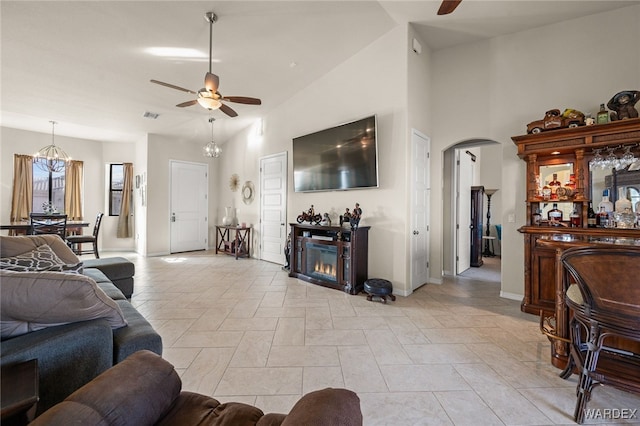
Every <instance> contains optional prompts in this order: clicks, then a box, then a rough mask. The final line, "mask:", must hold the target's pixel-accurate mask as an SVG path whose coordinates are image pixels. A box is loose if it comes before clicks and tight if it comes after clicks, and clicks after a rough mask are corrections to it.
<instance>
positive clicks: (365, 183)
mask: <svg viewBox="0 0 640 426" xmlns="http://www.w3.org/2000/svg"><path fill="white" fill-rule="evenodd" d="M376 125H377V120H376V116H375V115H372V116H370V117H366V118H363V119H360V120H356V121H352V122H350V123H345V124H341V125H339V126H336V127H331V128H329V129H325V130H321V131H319V132H315V133H311V134H309V135H305V136H300V137H297V138H294V139H293V186H294V190H295V192H311V191H340V190H347V189H362V188H377V187H378V147H377V140H376V134H377V127H376Z"/></svg>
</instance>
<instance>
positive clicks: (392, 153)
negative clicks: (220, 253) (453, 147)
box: [219, 26, 409, 292]
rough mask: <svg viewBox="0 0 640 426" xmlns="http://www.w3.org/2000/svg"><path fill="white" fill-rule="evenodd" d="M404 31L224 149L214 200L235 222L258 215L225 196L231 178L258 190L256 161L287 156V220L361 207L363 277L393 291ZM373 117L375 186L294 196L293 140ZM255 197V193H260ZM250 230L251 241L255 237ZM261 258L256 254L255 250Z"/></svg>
mask: <svg viewBox="0 0 640 426" xmlns="http://www.w3.org/2000/svg"><path fill="white" fill-rule="evenodd" d="M406 45H407V27H406V26H402V27H397V28H395V29H394V30H392V31H390V32H389V33H387V34H385V35H384V36H382V37H381V38H379V39H378V40H376V41H374V42H373V43H372V44H371V45H369V46H367V47H366V48H365V49H363V50H362V51H361V52H359V53H358V54H356V55H354V56H353V57H352V58H350V59H349V60H347V61H346V62H344V63H343V64H341V65H339V66H338V67H336V68H335V69H333V70H332V71H330V72H329V73H327V74H326V75H325V76H323V77H322V78H320V79H318V80H317V81H315V82H314V83H313V84H311V85H310V86H308V87H306V88H305V89H304V90H301V91H300V92H298V93H297V94H296V95H295V96H294V97H292V98H291V99H289V100H288V101H287V102H286V103H284V104H283V105H281V106H279V107H278V108H277V109H275V110H274V111H273V112H272V113H270V114H269V115H268V116H265V117H264V135H263V137H262V138H261V139H260V138H254V136H252V135H253V132H252V130H250V129H248V130H247V131H245V132H242V134H240V135H237V136H236V137H234V138H233V139H232V140H231V141H229V142H228V143H226V144H224V146H223V149H224V152H223V154H222V160H223V161H222V164H223V165H222V167H221V170H222V175H221V177H220V186H219V191H220V194H219V196H220V198H221V200H223V201H222V203H224V204H222V203H221V204H220V208H223V207H224V205H231V204H232V203H234V202H235V205H236V206H237V207H240V210H239V212H238V217H239V219H240V221H243V220H245V221H247V222H253V221H254V219H255V220H257V218H258V217H259V202H254V203H253V204H252V205H250V206H244V205H243V204H242V203H241V201H240V198H239V197H240V195H239V194H231V192H230V190H229V187H228V179H229V177H230V175H231V174H232V173H237V174H238V175H240V179H241V181H242V182H244V181H245V180H253V181H254V183H256V187H257V186H258V176H259V170H258V167H259V158H260V157H262V156H266V155H270V154H275V153H279V152H284V151H287V152H289V173H288V174H289V182H288V185H289V194H288V200H287V208H288V212H287V216H288V222H294V221H295V218H296V216H297V215H298V214H300V212H302V211H306V210H307V209H308V208H309V206H310V205H311V204H313V205H314V206H315V208H316V211H317V212H320V213H324V212H328V213H330V215H331V219H332V221H333V222H334V223H336V222H337V220H338V216H339V215H340V214H341V213H342V212H343V211H344V209H345V208H346V207H348V208H353V206H354V204H355V203H356V202H358V203H360V205H361V207H362V209H363V218H362V221H361V223H360V224H361V226H371V231H370V234H369V276H371V277H374V276H376V277H381V278H387V279H390V280H392V281H393V283H394V290H397V291H399V292H403V291H405V289H406V270H407V265H406V247H407V243H408V240H407V238H406V229H405V228H406V215H407V212H406V203H407V193H406V192H407V191H406V179H405V176H406V162H407V159H408V151H407V146H408V140H409V131H408V130H407V129H408V128H407V113H406V110H407V94H406V93H407V66H406V61H407V46H406ZM370 114H377V116H378V142H379V145H378V156H379V178H380V187H379V188H377V189H364V190H354V191H338V192H315V193H294V192H293V181H292V175H293V173H292V170H293V169H292V156H291V147H292V139H293V138H294V137H297V136H301V135H304V134H307V133H311V132H315V131H318V130H321V129H324V128H327V127H331V126H334V125H337V124H341V123H344V122H347V121H350V120H355V119H359V118H363V117H365V116H367V115H370ZM257 189H258V192H259V188H257ZM258 231H259V229H256V230H255V234H256V240H259V235H257V232H258ZM258 255H259V253H258Z"/></svg>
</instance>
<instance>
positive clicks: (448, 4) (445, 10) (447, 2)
mask: <svg viewBox="0 0 640 426" xmlns="http://www.w3.org/2000/svg"><path fill="white" fill-rule="evenodd" d="M461 2H462V0H442V4H441V5H440V9H438V15H448V14H450V13H451V12H453V11H454V10H456V7H458V5H459V4H460V3H461Z"/></svg>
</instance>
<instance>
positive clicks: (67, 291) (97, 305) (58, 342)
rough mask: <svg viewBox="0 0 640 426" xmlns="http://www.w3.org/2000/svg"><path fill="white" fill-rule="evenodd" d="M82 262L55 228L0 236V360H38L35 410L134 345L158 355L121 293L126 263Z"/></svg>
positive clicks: (128, 287)
mask: <svg viewBox="0 0 640 426" xmlns="http://www.w3.org/2000/svg"><path fill="white" fill-rule="evenodd" d="M127 263H128V264H127ZM89 264H90V266H91V267H90V268H89V267H85V265H84V263H83V262H81V261H80V259H79V258H78V257H77V256H76V255H75V254H74V253H73V252H72V251H71V250H70V249H69V248H68V247H67V245H66V244H65V243H64V241H63V240H62V239H61V238H60V237H58V236H56V235H39V236H21V237H7V236H0V304H1V306H0V329H1V332H2V336H1V339H2V341H1V343H0V364H1V365H2V367H3V368H10V367H11V365H13V364H17V363H20V362H24V361H27V360H30V359H37V360H38V370H39V390H40V401H39V403H38V406H37V407H38V408H37V414H39V413H42V412H44V411H45V410H47V409H48V408H50V407H52V406H53V405H55V404H57V403H59V402H61V401H62V400H64V399H65V398H66V397H67V396H69V395H70V394H71V393H72V392H74V391H75V390H76V389H78V388H80V387H81V386H83V385H85V384H86V383H88V382H89V381H91V380H92V379H94V378H95V377H97V376H98V375H99V374H100V373H102V372H103V371H105V370H107V369H108V368H110V367H111V366H113V365H115V364H118V363H119V362H121V361H123V360H124V359H125V358H127V357H128V356H129V355H131V354H133V353H134V352H137V351H139V350H141V349H146V350H149V351H152V352H154V353H156V354H159V355H161V354H162V339H161V337H160V335H159V334H158V333H157V332H156V331H155V330H154V329H153V327H152V326H151V325H150V324H149V322H147V320H146V319H145V318H144V317H143V316H142V315H141V314H140V313H139V312H138V311H137V310H136V309H135V308H134V307H133V305H132V304H131V303H130V302H129V300H128V299H127V296H130V295H131V293H132V291H133V278H132V275H133V271H134V267H133V264H132V263H130V262H127V261H126V259H118V260H117V261H116V262H114V261H113V259H109V258H105V259H104V260H102V259H97V260H95V261H94V260H92V261H90V262H89ZM101 268H102V269H104V271H103V270H101ZM123 271H130V272H131V277H126V276H123ZM108 274H111V275H112V276H113V274H115V275H116V276H115V278H114V279H113V281H115V282H116V283H120V285H121V286H122V288H123V289H124V290H125V292H126V293H127V295H125V293H123V291H122V290H121V288H119V287H118V286H117V285H116V284H114V282H112V279H110V278H109V275H108ZM124 275H126V273H124Z"/></svg>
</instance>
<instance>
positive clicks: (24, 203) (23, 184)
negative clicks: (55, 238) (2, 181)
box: [9, 154, 33, 235]
mask: <svg viewBox="0 0 640 426" xmlns="http://www.w3.org/2000/svg"><path fill="white" fill-rule="evenodd" d="M32 166H33V157H32V156H30V155H20V154H15V155H14V156H13V194H12V196H11V216H10V220H11V222H18V221H21V220H27V219H29V213H31V209H32V207H33V205H32V204H33V169H32ZM14 233H15V231H10V232H9V234H10V235H13V234H14Z"/></svg>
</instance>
